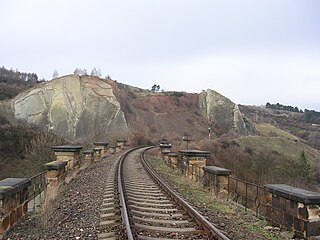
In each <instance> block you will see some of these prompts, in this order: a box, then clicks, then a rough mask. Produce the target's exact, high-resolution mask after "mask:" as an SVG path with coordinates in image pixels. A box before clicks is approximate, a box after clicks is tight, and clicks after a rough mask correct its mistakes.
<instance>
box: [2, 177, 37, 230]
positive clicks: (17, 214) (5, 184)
mask: <svg viewBox="0 0 320 240" xmlns="http://www.w3.org/2000/svg"><path fill="white" fill-rule="evenodd" d="M30 184H31V182H30V180H29V179H27V178H6V179H4V180H2V181H0V236H1V234H3V233H4V232H5V231H7V230H8V229H9V228H10V227H12V226H13V225H14V224H15V223H16V222H17V221H19V220H20V219H21V218H22V217H23V216H24V215H26V214H27V212H28V187H29V186H30Z"/></svg>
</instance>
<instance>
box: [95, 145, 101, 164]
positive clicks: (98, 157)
mask: <svg viewBox="0 0 320 240" xmlns="http://www.w3.org/2000/svg"><path fill="white" fill-rule="evenodd" d="M93 151H94V159H95V160H96V161H100V160H101V158H102V155H101V151H102V149H101V148H94V149H93Z"/></svg>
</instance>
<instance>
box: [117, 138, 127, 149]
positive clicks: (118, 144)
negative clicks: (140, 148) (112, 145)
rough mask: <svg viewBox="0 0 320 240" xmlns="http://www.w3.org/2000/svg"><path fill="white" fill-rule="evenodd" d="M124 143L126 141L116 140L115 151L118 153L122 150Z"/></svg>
mask: <svg viewBox="0 0 320 240" xmlns="http://www.w3.org/2000/svg"><path fill="white" fill-rule="evenodd" d="M126 142H127V140H124V139H118V140H117V146H116V148H117V151H120V150H121V149H123V148H124V146H125V145H126Z"/></svg>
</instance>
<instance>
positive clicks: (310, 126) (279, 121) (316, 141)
mask: <svg viewBox="0 0 320 240" xmlns="http://www.w3.org/2000/svg"><path fill="white" fill-rule="evenodd" d="M239 108H240V110H241V112H242V113H243V114H244V115H245V116H247V117H248V118H250V119H251V121H253V122H254V123H258V124H259V123H263V124H264V123H267V124H270V125H272V126H274V127H277V128H280V129H282V130H284V131H286V132H288V133H290V134H292V135H294V136H296V137H298V138H299V139H301V140H303V141H305V142H306V143H307V144H308V145H310V146H311V147H314V148H317V149H320V124H314V123H309V122H307V121H305V118H304V117H305V116H304V114H303V113H299V112H289V111H284V110H275V109H270V108H264V107H257V106H244V105H239Z"/></svg>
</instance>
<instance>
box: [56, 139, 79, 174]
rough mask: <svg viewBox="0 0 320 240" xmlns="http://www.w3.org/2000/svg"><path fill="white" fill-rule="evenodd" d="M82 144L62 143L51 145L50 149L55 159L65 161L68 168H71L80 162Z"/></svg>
mask: <svg viewBox="0 0 320 240" xmlns="http://www.w3.org/2000/svg"><path fill="white" fill-rule="evenodd" d="M81 150H82V146H72V145H62V146H53V147H52V151H54V154H55V155H56V158H57V161H67V162H68V169H73V168H74V167H75V166H78V165H79V163H80V151H81Z"/></svg>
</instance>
